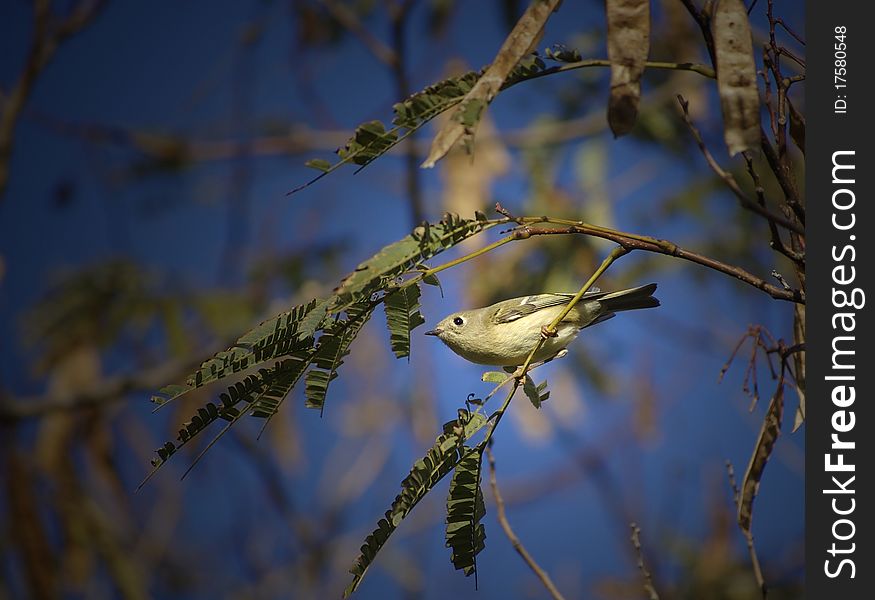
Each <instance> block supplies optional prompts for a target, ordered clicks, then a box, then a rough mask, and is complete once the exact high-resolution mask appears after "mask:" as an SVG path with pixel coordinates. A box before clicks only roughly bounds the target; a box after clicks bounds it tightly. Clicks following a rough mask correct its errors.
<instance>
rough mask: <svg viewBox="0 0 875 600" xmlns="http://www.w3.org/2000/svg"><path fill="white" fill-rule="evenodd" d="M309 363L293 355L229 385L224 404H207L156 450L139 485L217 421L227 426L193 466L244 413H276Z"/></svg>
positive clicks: (264, 414)
mask: <svg viewBox="0 0 875 600" xmlns="http://www.w3.org/2000/svg"><path fill="white" fill-rule="evenodd" d="M307 364H309V360H307V357H306V355H301V356H294V357H291V358H288V359H286V360H283V361H280V362H277V363H276V364H275V365H274V367H273V368H272V369H259V371H258V373H254V374H252V375H248V376H247V377H245V378H244V379H242V380H241V381H238V382H236V383H234V384H233V385H231V386H229V387H228V391H227V392H223V393H221V394H219V400H220V401H221V402H220V403H219V404H216V403H213V402H208V403H207V404H205V405H204V406H202V407H201V408H199V409H198V410H197V412H196V413H195V414H194V415H192V416H191V418H190V419H189V420H188V421H186V422H185V423H183V424H182V427H181V428H180V429H179V432H178V434H177V436H176V442H173V441H167V442H165V443H164V445H163V446H161V447H160V448H158V449H157V450H156V451H155V452H156V454H157V456H156V457H155V458H153V459H152V471H151V472H150V473H149V475H148V476H147V477H146V479H145V480H143V482H142V483H141V484H140V486H142V485H143V484H144V483H146V481H148V480H149V478H151V477H152V475H154V474H155V473H156V472H157V471H158V469H159V468H161V467H162V466H163V465H164V463H166V462H167V461H168V460H169V459H170V457H171V456H172V455H173V454H174V453H175V452H176V451H177V450H179V449H180V448H182V447H183V446H185V445H186V444H188V443H189V442H191V441H192V440H194V439H195V438H196V437H197V436H198V435H199V434H200V433H201V432H202V431H204V430H205V429H206V428H207V426H209V425H211V424H212V423H213V422H214V421H216V420H218V419H224V420H225V421H228V424H227V425H226V427H225V428H224V429H223V430H222V431H220V432H219V433H218V434H217V435H216V436H215V437H214V438H213V439H212V441H210V443H209V444H208V445H207V446H206V447H205V448H204V450H203V451H202V452H201V453H200V454H199V455H198V456H197V458H196V459H195V460H194V462H193V463H192V465H191V467H194V465H195V464H196V463H197V462H198V460H200V458H201V457H202V456H203V455H204V454H205V453H206V451H207V450H209V449H210V447H212V445H213V444H214V443H216V441H218V439H219V438H220V437H222V435H224V434H225V432H226V431H227V430H228V429H229V428H230V427H231V426H232V425H233V424H234V423H236V422H237V421H238V420H239V419H240V417H242V416H243V415H244V414H246V413H249V412H251V413H252V414H253V415H255V416H266V415H267V414H268V413H270V412H271V410H272V411H273V412H275V411H276V407H277V406H278V404H279V402H281V401H282V398H285V396H286V395H287V394H288V392H289V391H290V390H291V389H292V387H293V386H294V384H295V382H297V380H298V379H299V378H300V376H301V374H302V373H303V371H304V369H305V368H306V365H307ZM277 398H279V401H277ZM241 402H242V403H245V404H248V407H246V408H243V409H241V408H240V404H241ZM191 467H189V470H190V469H191ZM186 473H188V471H186Z"/></svg>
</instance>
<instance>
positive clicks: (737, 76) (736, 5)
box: [711, 0, 760, 156]
mask: <svg viewBox="0 0 875 600" xmlns="http://www.w3.org/2000/svg"><path fill="white" fill-rule="evenodd" d="M711 31H712V33H713V36H714V52H715V54H716V58H717V89H718V91H719V92H720V106H721V108H722V109H723V126H724V138H725V140H726V146H727V147H728V149H729V155H730V156H735V155H736V154H738V153H739V152H743V151H745V150H756V149H757V148H758V147H759V144H760V97H759V92H758V91H757V75H756V66H755V65H754V56H753V41H752V39H751V34H750V22H749V21H748V19H747V8H746V7H745V5H744V2H742V0H720V1H719V2H718V3H717V7H716V8H715V9H714V18H713V21H712V28H711Z"/></svg>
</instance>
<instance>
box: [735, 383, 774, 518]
mask: <svg viewBox="0 0 875 600" xmlns="http://www.w3.org/2000/svg"><path fill="white" fill-rule="evenodd" d="M783 417H784V375H783V373H782V374H781V378H780V379H779V380H778V387H777V389H775V395H774V396H772V401H771V402H769V409H768V410H767V411H766V416H765V418H764V419H763V426H762V428H761V429H760V435H759V437H758V438H757V443H756V445H755V446H754V450H753V454H752V455H751V457H750V463H749V464H748V466H747V471H746V472H745V474H744V479H743V480H742V482H741V497H740V498H739V502H738V524H739V526H741V529H742V531H744V532H746V533H750V524H751V520H752V518H753V501H754V498H756V495H757V492H758V491H759V487H760V480H761V479H762V476H763V471H764V470H765V468H766V463H767V462H768V461H769V457H770V456H771V455H772V449H773V448H774V447H775V442H776V441H777V440H778V436H779V435H781V421H782V420H783Z"/></svg>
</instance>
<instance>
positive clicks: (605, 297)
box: [425, 283, 660, 367]
mask: <svg viewBox="0 0 875 600" xmlns="http://www.w3.org/2000/svg"><path fill="white" fill-rule="evenodd" d="M655 291H656V284H655V283H649V284H647V285H642V286H638V287H634V288H629V289H624V290H619V291H615V292H603V291H600V290H598V289H593V290H590V291H588V292H587V293H585V294H584V295H583V296H582V297H581V299H580V300H579V301H578V302H577V303H576V304H575V305H574V307H573V308H572V309H571V311H570V312H569V313H568V314H567V315H566V316H565V317H564V318H563V319H562V321H560V322H559V324H558V326H557V327H556V330H555V332H554V333H552V334H551V332H549V331H547V329H546V328H547V326H548V325H549V324H550V323H551V322H552V321H553V319H555V318H556V317H557V316H558V315H559V314H560V313H561V312H562V311H563V310H564V309H565V307H566V306H567V305H568V303H569V302H570V301H571V299H572V298H573V297H574V294H565V293H555V294H536V295H533V296H521V297H519V298H511V299H509V300H502V301H500V302H497V303H495V304H492V305H490V306H486V307H483V308H475V309H471V310H463V311H460V312H456V313H453V314H451V315H449V316H447V317H445V318H444V319H442V320H441V321H440V322H439V323H438V324H437V325H436V326H435V328H434V329H432V330H430V331H426V332H425V335H431V336H435V337H437V338H438V339H440V340H441V341H442V342H443V343H444V344H446V345H447V346H448V347H449V348H450V350H452V351H453V352H455V353H456V354H458V355H459V356H461V357H462V358H464V359H466V360H468V361H470V362H472V363H476V364H481V365H492V366H501V367H517V366H520V365H522V364H524V363H525V362H526V359H528V357H529V354H531V352H532V350H533V349H534V348H535V346H536V345H537V344H538V341H539V339H540V338H541V337H542V336H546V339H545V341H544V344H543V345H542V346H541V348H540V349H539V350H538V352H536V353H535V355H534V356H533V357H532V361H531V362H532V364H534V363H543V362H547V361H549V360H552V359H553V358H556V357H557V356H564V354H565V352H567V349H566V347H567V346H568V344H570V343H571V342H572V341H573V340H574V339H575V338H576V337H577V335H578V333H580V330H581V329H584V328H586V327H590V326H592V325H595V324H597V323H602V322H604V321H607V320H608V319H610V318H612V317H614V316H615V315H616V313H618V312H622V311H625V310H637V309H642V308H655V307H657V306H659V305H660V303H659V300H658V299H657V298H655V297H653V292H655Z"/></svg>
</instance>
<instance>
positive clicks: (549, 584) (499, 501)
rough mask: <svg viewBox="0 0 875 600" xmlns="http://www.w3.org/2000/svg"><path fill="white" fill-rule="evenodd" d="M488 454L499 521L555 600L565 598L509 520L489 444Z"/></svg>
mask: <svg viewBox="0 0 875 600" xmlns="http://www.w3.org/2000/svg"><path fill="white" fill-rule="evenodd" d="M486 456H487V457H488V459H489V486H490V487H491V488H492V495H493V496H494V497H495V509H496V511H497V512H498V522H499V524H501V528H502V529H503V530H504V534H505V535H506V536H507V539H509V540H510V543H511V545H512V546H513V549H514V550H516V551H517V554H519V555H520V556H521V557H522V559H523V560H524V561H525V563H526V564H527V565H528V566H529V568H530V569H531V570H532V572H534V574H535V575H536V576H537V577H538V579H540V580H541V583H543V584H544V587H545V588H547V591H548V592H550V596H552V597H553V598H554V600H564V598H565V597H564V596H563V595H562V593H561V592H560V591H559V590H558V588H557V587H556V585H555V584H554V583H553V580H552V579H550V575H548V574H547V572H546V571H545V570H544V569H542V568H541V566H540V565H539V564H538V563H537V562H535V559H534V558H532V555H531V554H529V552H528V550H526V547H525V546H523V543H522V542H521V541H520V539H519V538H518V537H517V535H516V534H515V533H514V531H513V529H512V528H511V526H510V522H509V521H508V520H507V513H506V512H505V510H504V498H502V497H501V492H500V491H498V481H497V480H496V478H495V456H493V455H492V450H491V449H490V448H489V447H488V446H487V447H486Z"/></svg>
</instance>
